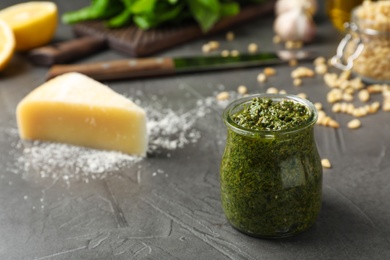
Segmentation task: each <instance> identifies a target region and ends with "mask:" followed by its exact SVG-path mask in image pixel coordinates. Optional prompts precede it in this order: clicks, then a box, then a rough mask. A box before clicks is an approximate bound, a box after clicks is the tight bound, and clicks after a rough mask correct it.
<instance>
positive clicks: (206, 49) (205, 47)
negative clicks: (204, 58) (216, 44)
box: [202, 44, 211, 53]
mask: <svg viewBox="0 0 390 260" xmlns="http://www.w3.org/2000/svg"><path fill="white" fill-rule="evenodd" d="M202 52H203V53H209V52H211V47H210V45H209V44H203V46H202Z"/></svg>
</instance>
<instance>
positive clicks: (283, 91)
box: [279, 89, 287, 94]
mask: <svg viewBox="0 0 390 260" xmlns="http://www.w3.org/2000/svg"><path fill="white" fill-rule="evenodd" d="M279 94H287V91H286V90H284V89H282V90H280V91H279Z"/></svg>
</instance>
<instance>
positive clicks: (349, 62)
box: [332, 1, 390, 84]
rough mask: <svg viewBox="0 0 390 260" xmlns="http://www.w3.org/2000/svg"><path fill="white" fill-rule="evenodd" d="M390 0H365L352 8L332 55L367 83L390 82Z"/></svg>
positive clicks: (334, 60)
mask: <svg viewBox="0 0 390 260" xmlns="http://www.w3.org/2000/svg"><path fill="white" fill-rule="evenodd" d="M389 12H390V2H389V1H381V2H369V1H366V2H364V3H363V4H362V5H360V6H358V7H356V8H354V9H353V10H352V20H351V22H350V23H348V24H346V27H347V29H348V33H347V34H346V35H345V37H344V38H343V39H342V41H341V42H340V44H339V46H338V48H337V54H336V55H335V56H334V57H333V58H332V63H333V65H334V66H335V67H337V68H339V69H342V70H352V72H354V74H356V75H357V76H359V77H361V78H362V79H363V80H364V81H366V82H368V83H387V84H388V83H390V18H389V17H388V13H389Z"/></svg>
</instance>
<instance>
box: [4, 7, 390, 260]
mask: <svg viewBox="0 0 390 260" xmlns="http://www.w3.org/2000/svg"><path fill="white" fill-rule="evenodd" d="M17 2H18V1H10V0H4V1H1V2H0V8H3V7H5V6H8V5H10V4H14V3H17ZM87 2H88V1H76V0H73V1H58V6H59V10H60V12H61V13H63V12H65V11H67V10H71V9H76V8H79V7H81V6H83V5H85V4H87ZM272 21H273V18H272V17H265V18H262V19H258V20H256V21H253V22H251V23H248V24H246V25H242V26H239V27H236V28H233V29H232V30H233V31H234V32H235V33H236V36H237V37H236V40H235V41H233V42H226V41H225V40H224V34H223V33H221V34H219V35H215V36H213V37H209V38H207V39H201V40H198V41H194V42H192V43H188V44H185V45H182V46H180V47H177V48H175V49H172V50H169V51H166V52H163V53H160V54H159V55H160V56H180V55H184V54H185V55H190V54H194V55H195V54H200V53H201V52H200V50H201V46H202V44H203V43H205V42H206V41H208V40H214V39H215V40H219V41H221V43H222V45H223V48H227V49H237V50H240V51H245V49H246V46H247V44H248V43H250V42H255V43H258V44H260V46H261V47H260V48H261V49H262V50H273V49H274V48H275V46H274V45H273V44H272V36H273V33H272V26H271V25H272ZM318 26H319V32H318V38H317V41H316V42H315V43H313V44H311V45H309V46H307V47H306V48H308V49H312V50H316V51H317V52H318V53H319V54H321V55H325V56H327V57H329V56H330V55H332V54H333V52H334V51H335V48H336V45H337V43H338V41H339V40H340V35H339V34H338V33H337V32H336V31H335V30H334V29H333V28H332V26H331V25H330V23H329V22H328V21H327V20H326V19H322V20H321V19H320V20H318ZM70 38H72V34H71V30H70V28H69V27H67V26H64V25H59V28H58V31H57V33H56V40H66V39H70ZM122 57H124V56H123V55H122V54H120V53H116V52H113V51H105V52H102V53H99V54H96V55H94V56H93V57H90V58H88V59H84V60H82V61H79V62H90V61H101V60H108V59H115V58H122ZM305 65H307V66H311V64H310V63H307V64H305ZM259 71H260V68H251V69H239V70H234V71H222V72H207V73H200V74H188V75H180V76H175V77H165V78H154V79H140V80H131V81H130V80H129V81H117V82H108V83H107V84H108V85H109V86H110V87H111V88H113V89H114V90H115V91H117V92H119V93H122V94H124V95H126V96H129V97H130V98H132V99H137V100H139V102H140V104H141V106H151V105H154V109H155V110H154V112H155V111H156V110H161V111H163V112H164V111H168V110H164V109H170V111H174V113H176V114H180V113H181V115H183V114H184V113H189V112H191V113H192V114H191V113H190V117H191V116H193V117H194V118H195V119H196V120H195V121H193V122H190V121H191V120H190V119H191V118H187V119H186V120H187V121H186V123H191V129H187V130H185V129H182V130H183V131H184V130H185V131H187V132H186V133H185V134H186V135H187V136H185V137H186V138H187V139H188V140H190V141H191V140H192V141H193V142H189V143H186V144H184V145H183V147H178V148H177V149H172V148H169V149H168V148H167V147H165V148H161V147H157V148H156V149H155V150H154V152H151V153H150V154H149V155H148V157H147V158H146V159H143V160H140V161H136V162H127V163H124V164H119V165H116V167H114V169H110V172H104V171H105V170H106V169H107V168H104V167H103V168H102V169H94V172H93V174H92V173H91V172H90V175H88V176H86V175H85V174H86V173H85V172H83V171H87V170H89V171H91V169H90V168H91V167H93V164H94V163H95V164H96V165H98V166H99V165H102V164H103V162H104V161H105V160H107V161H109V159H108V158H103V157H104V156H108V157H109V153H107V154H102V156H103V157H100V158H101V161H100V162H93V161H92V162H91V161H88V159H85V158H84V159H83V158H79V155H85V156H87V157H88V155H89V156H92V155H93V152H90V151H85V150H83V151H80V149H75V150H74V151H75V153H76V155H72V151H73V150H70V148H67V150H66V149H65V148H64V147H62V148H61V147H59V148H58V150H56V149H55V147H56V146H54V148H52V149H46V150H45V147H46V148H47V147H48V145H46V146H45V145H44V144H37V143H29V142H27V143H26V142H20V140H19V138H18V135H17V127H16V120H15V108H16V106H17V104H18V102H19V101H20V100H21V99H22V98H23V97H24V96H25V95H26V94H27V93H28V92H30V91H31V90H32V89H34V88H35V87H37V86H38V85H40V84H41V83H42V82H43V80H44V75H45V74H46V72H47V68H42V67H35V66H33V65H31V64H30V63H29V62H28V61H27V60H26V58H25V57H24V55H22V54H18V55H15V56H14V58H13V60H12V62H11V64H10V65H9V66H8V68H7V69H6V70H5V71H3V72H2V73H1V74H0V154H1V156H0V205H1V211H0V233H1V236H0V259H390V199H389V198H390V155H389V148H390V134H389V132H390V120H389V119H390V114H388V113H385V112H382V111H381V112H379V113H377V114H375V115H371V116H368V117H364V118H362V119H361V121H362V124H363V126H362V128H361V129H358V130H350V129H348V128H347V127H346V123H347V122H348V121H349V120H350V119H351V117H350V116H348V115H339V114H336V115H333V116H334V117H335V118H336V119H337V120H338V121H339V122H340V124H341V127H340V128H339V129H331V128H325V127H320V126H316V128H315V135H316V139H317V143H318V147H319V152H320V154H321V157H326V158H329V159H330V161H331V162H332V165H333V167H332V168H331V169H326V170H324V183H323V204H322V210H321V213H320V216H319V218H318V220H317V222H316V224H315V225H314V226H313V227H312V228H311V229H309V230H308V231H306V232H304V233H302V234H300V235H298V236H296V237H292V238H288V239H282V240H264V239H258V238H253V237H249V236H246V235H244V234H241V233H240V232H238V231H236V230H235V229H233V228H232V227H231V226H230V225H229V224H228V223H227V221H226V218H225V216H224V214H223V212H222V208H221V204H220V199H219V162H220V159H221V155H222V152H223V148H224V140H225V138H226V132H225V131H226V130H225V127H224V125H223V123H222V120H221V111H222V108H221V106H219V105H218V104H217V103H216V102H215V101H214V96H215V94H216V93H218V92H219V91H221V90H226V91H231V92H232V93H233V91H235V90H236V89H237V86H239V85H246V86H247V87H248V89H249V92H250V93H258V92H263V91H265V89H266V88H267V87H270V86H276V87H278V88H279V89H285V90H287V92H289V93H292V94H297V93H299V92H305V93H306V94H307V95H308V97H309V99H310V100H311V101H313V102H322V103H323V104H324V105H325V109H326V110H327V111H330V106H329V105H327V103H326V93H327V92H328V88H327V87H326V86H325V85H324V83H323V80H322V79H321V77H319V76H316V77H315V78H310V79H305V80H304V84H303V86H301V87H299V88H298V87H294V86H293V85H292V82H291V78H290V75H289V74H290V72H291V67H289V66H287V65H286V66H279V67H278V68H277V71H278V76H277V77H273V78H271V79H270V80H269V81H268V82H267V83H266V84H264V85H259V83H257V81H256V76H257V74H258V73H259ZM375 99H376V100H380V97H379V96H378V97H374V100H375ZM202 100H203V102H204V103H199V101H202ZM206 101H208V103H207V102H206ZM210 102H211V103H213V104H211V105H210V104H209V103H210ZM199 104H201V105H199ZM202 104H207V107H208V109H206V110H204V111H201V112H202V113H203V114H199V113H198V112H199V111H198V112H196V111H195V112H196V113H195V112H194V109H195V110H199V109H201V107H202ZM205 106H206V105H205ZM329 113H331V112H329ZM172 138H173V139H172V140H177V138H178V137H177V136H173V137H172ZM175 138H176V139H175ZM63 149H65V150H63ZM63 151H66V152H67V153H68V156H69V158H67V157H66V156H65V155H62V154H61V152H63ZM39 152H41V154H37V153H39ZM91 154H92V155H91ZM55 156H56V157H55ZM61 156H62V157H61ZM92 157H93V156H92ZM98 158H99V157H98ZM56 160H57V161H56ZM61 160H63V163H62V164H61V163H60V162H61ZM59 161H60V162H59ZM80 162H81V163H83V162H84V163H86V164H87V165H84V166H79V167H78V168H77V167H76V166H75V164H77V163H80ZM65 166H66V167H68V168H66V167H65ZM103 166H104V165H103ZM72 167H73V168H72ZM88 167H89V168H88ZM69 169H70V170H69ZM72 169H73V170H74V172H73V173H72V172H69V171H72ZM66 171H68V172H66ZM64 172H66V174H65V173H64ZM83 174H84V175H83ZM80 176H81V178H80V179H77V178H76V177H80ZM83 176H84V177H83Z"/></svg>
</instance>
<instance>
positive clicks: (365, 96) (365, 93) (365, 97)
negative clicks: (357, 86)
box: [358, 89, 370, 102]
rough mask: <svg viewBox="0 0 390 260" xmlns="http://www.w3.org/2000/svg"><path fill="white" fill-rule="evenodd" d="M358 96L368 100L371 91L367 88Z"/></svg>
mask: <svg viewBox="0 0 390 260" xmlns="http://www.w3.org/2000/svg"><path fill="white" fill-rule="evenodd" d="M358 96H359V99H360V101H362V102H367V101H368V100H369V99H370V93H369V92H368V90H366V89H362V90H360V91H359V94H358Z"/></svg>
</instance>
